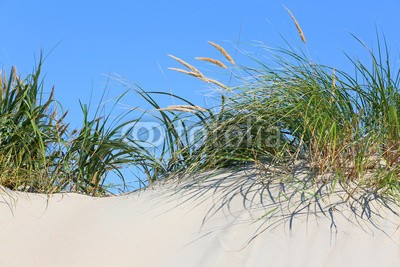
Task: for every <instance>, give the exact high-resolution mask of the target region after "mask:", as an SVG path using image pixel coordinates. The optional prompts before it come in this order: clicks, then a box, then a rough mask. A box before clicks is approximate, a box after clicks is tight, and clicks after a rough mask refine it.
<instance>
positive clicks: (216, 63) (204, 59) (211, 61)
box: [196, 57, 226, 69]
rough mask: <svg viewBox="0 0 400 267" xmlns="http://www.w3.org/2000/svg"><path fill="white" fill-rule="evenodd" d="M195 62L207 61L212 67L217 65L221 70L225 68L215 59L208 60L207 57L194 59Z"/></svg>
mask: <svg viewBox="0 0 400 267" xmlns="http://www.w3.org/2000/svg"><path fill="white" fill-rule="evenodd" d="M196 59H197V60H201V61H207V62H210V63H212V64H214V65H217V66H219V67H221V68H223V69H226V66H225V64H224V63H222V62H221V61H219V60H217V59H213V58H209V57H196Z"/></svg>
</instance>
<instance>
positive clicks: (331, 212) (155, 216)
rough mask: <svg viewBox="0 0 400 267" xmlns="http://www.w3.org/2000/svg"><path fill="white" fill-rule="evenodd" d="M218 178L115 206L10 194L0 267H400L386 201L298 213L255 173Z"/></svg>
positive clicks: (3, 206)
mask: <svg viewBox="0 0 400 267" xmlns="http://www.w3.org/2000/svg"><path fill="white" fill-rule="evenodd" d="M221 177H222V178H224V179H222V180H213V181H210V182H208V183H206V184H203V185H202V186H192V187H190V188H188V189H184V190H181V191H179V192H177V191H176V190H175V186H174V185H173V183H169V184H164V185H162V186H161V185H159V186H155V187H153V188H149V189H147V190H145V191H140V192H135V193H132V194H129V195H124V196H118V197H110V198H92V197H87V196H83V195H78V194H69V193H68V194H56V195H53V196H51V197H50V198H47V196H46V195H41V194H33V193H17V192H7V191H3V192H2V193H1V194H0V236H1V242H0V266H400V229H398V227H399V225H400V218H399V217H397V216H395V215H394V214H393V213H392V212H391V211H390V210H389V209H387V208H384V207H382V204H379V201H374V200H371V201H367V202H365V204H367V205H364V209H362V208H360V207H361V206H360V205H357V204H356V203H353V204H352V207H353V208H355V209H356V210H355V211H351V210H350V208H351V206H350V205H349V204H341V205H338V206H336V207H335V208H331V209H329V207H330V206H329V205H330V204H332V203H335V202H336V201H338V200H339V199H340V198H339V197H330V198H329V199H327V200H326V201H325V202H323V201H318V203H315V201H314V202H313V201H311V202H310V203H311V204H310V205H309V206H308V209H303V210H301V209H302V207H307V206H306V204H307V203H309V201H306V202H304V203H306V204H304V203H303V204H300V205H299V203H301V197H300V196H298V195H295V196H292V197H291V199H290V204H289V205H288V202H282V198H281V201H280V202H279V201H278V198H276V197H274V194H275V195H276V194H277V192H278V190H277V189H276V188H275V187H272V188H271V189H270V190H269V191H268V190H264V191H260V188H261V187H260V186H258V185H257V184H255V183H254V181H253V180H252V179H253V178H252V176H251V175H249V174H248V173H244V172H242V173H237V174H230V175H228V174H225V175H222V176H220V177H219V178H221ZM216 181H221V182H220V183H218V184H217V183H216ZM287 192H289V193H290V190H288V191H287ZM268 196H273V197H274V200H275V201H276V202H275V203H273V201H272V200H271V198H270V197H268ZM372 197H373V196H372ZM261 203H262V204H261ZM319 205H321V206H323V207H326V209H327V210H328V211H327V212H326V213H325V215H324V214H322V213H320V212H315V211H318V209H319ZM296 207H298V208H296ZM392 208H393V209H394V211H397V212H399V211H400V209H399V208H398V207H396V206H395V205H392ZM374 210H376V211H378V212H379V214H380V215H382V217H384V218H380V217H379V214H374V213H373V211H374ZM268 212H270V213H269V216H266V217H265V218H263V219H261V220H258V221H257V220H256V219H257V218H259V217H260V216H262V215H263V214H266V213H268ZM363 212H364V213H363ZM357 214H358V215H360V216H361V215H362V218H361V217H360V216H357ZM292 215H294V216H292ZM268 218H269V219H268ZM255 236H256V237H255ZM253 237H255V238H253Z"/></svg>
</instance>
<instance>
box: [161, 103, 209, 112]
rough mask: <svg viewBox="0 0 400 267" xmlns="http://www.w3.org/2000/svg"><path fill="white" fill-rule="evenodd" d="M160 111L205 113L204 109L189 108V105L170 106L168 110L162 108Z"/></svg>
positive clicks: (197, 107)
mask: <svg viewBox="0 0 400 267" xmlns="http://www.w3.org/2000/svg"><path fill="white" fill-rule="evenodd" d="M158 110H168V111H183V112H192V113H193V112H196V111H201V112H205V111H207V110H205V109H204V108H202V107H199V106H189V105H173V106H168V107H166V108H160V109H158Z"/></svg>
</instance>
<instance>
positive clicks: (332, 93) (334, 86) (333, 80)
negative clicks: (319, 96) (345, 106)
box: [331, 69, 336, 102]
mask: <svg viewBox="0 0 400 267" xmlns="http://www.w3.org/2000/svg"><path fill="white" fill-rule="evenodd" d="M335 90H336V76H335V69H332V91H331V102H333V99H334V98H335Z"/></svg>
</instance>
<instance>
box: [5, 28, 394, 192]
mask: <svg viewBox="0 0 400 267" xmlns="http://www.w3.org/2000/svg"><path fill="white" fill-rule="evenodd" d="M295 22H296V27H297V28H298V30H299V33H301V34H300V35H301V39H302V40H303V42H305V37H304V33H303V32H302V31H301V28H300V26H299V25H298V22H297V21H295ZM299 28H300V29H299ZM383 39H384V38H383ZM381 40H382V38H379V37H378V42H377V44H378V48H377V51H371V50H369V49H368V47H367V46H366V45H364V44H363V43H362V42H361V40H358V41H359V43H360V45H361V46H362V47H364V49H366V50H367V51H368V53H369V56H370V62H368V63H364V62H361V61H360V60H358V59H353V58H350V57H348V58H349V63H350V64H351V65H352V66H353V67H354V69H355V73H352V74H349V73H346V72H344V71H341V70H337V69H334V68H332V67H329V66H326V65H321V64H318V63H315V62H313V61H312V60H310V59H309V58H307V56H305V54H304V53H302V52H295V51H296V50H294V49H292V48H290V47H289V48H287V49H275V50H271V49H267V48H266V49H265V52H266V53H269V54H270V55H272V58H273V60H272V61H271V62H264V61H262V60H259V59H254V62H255V63H256V65H257V67H246V66H240V65H238V64H237V63H236V62H235V60H234V59H233V57H232V56H230V54H229V53H228V52H227V51H226V50H225V49H224V48H223V47H222V46H220V45H218V44H216V43H214V42H210V45H212V46H213V47H214V48H215V49H216V50H217V51H219V53H220V55H221V58H220V59H217V58H211V57H198V58H196V59H197V60H198V61H197V62H198V63H199V64H211V65H212V66H213V67H215V68H219V69H220V70H222V71H226V73H227V74H228V75H229V76H230V77H232V78H233V79H234V80H235V81H234V82H233V84H235V86H230V85H227V84H224V83H223V82H222V81H219V80H217V79H214V78H212V77H207V76H206V75H204V74H203V73H202V72H200V71H199V68H197V67H195V66H193V65H191V64H189V63H188V62H186V61H184V60H182V59H180V58H179V57H176V56H172V55H170V57H171V58H172V59H173V60H175V62H176V63H177V64H179V67H172V68H171V69H172V70H174V71H177V72H180V73H183V74H185V75H188V76H191V77H192V78H193V77H194V78H197V79H200V80H201V81H203V82H205V83H207V84H208V85H209V86H212V87H214V88H215V92H217V94H218V97H219V99H220V100H219V104H217V105H216V106H213V107H199V106H196V105H194V104H193V103H191V102H190V101H188V100H186V99H183V98H181V97H179V96H177V95H173V94H170V93H166V92H147V91H145V90H143V89H141V88H139V87H138V86H130V88H129V90H133V91H134V92H135V93H136V94H138V95H139V96H140V97H141V98H143V99H144V100H145V101H147V103H149V104H150V106H151V107H152V108H151V110H150V111H147V112H145V113H146V114H150V115H151V116H152V117H153V118H154V120H155V121H157V123H158V125H159V127H161V128H163V130H164V131H163V132H164V133H165V135H164V136H163V137H164V139H163V142H162V144H161V145H160V146H157V147H156V146H152V144H151V143H150V144H148V145H146V146H145V145H143V143H141V142H140V140H138V139H135V138H134V137H132V136H131V135H129V133H130V130H132V129H134V127H136V125H138V123H140V122H141V121H143V116H142V115H143V114H142V115H140V116H137V117H134V115H135V114H134V113H131V111H129V112H125V113H121V114H120V115H119V116H117V117H111V113H107V114H105V112H104V110H102V109H101V106H99V107H98V108H97V110H96V111H95V114H94V115H93V116H91V115H90V112H89V108H88V106H87V105H85V104H81V109H82V117H83V121H82V125H81V127H80V128H79V129H75V130H71V129H70V127H69V124H68V123H67V122H65V118H66V113H60V111H61V110H62V107H61V105H60V104H59V103H58V102H56V101H55V100H54V97H53V95H54V94H53V92H54V90H52V91H51V92H50V94H45V93H44V90H43V86H44V85H43V81H42V80H41V79H40V71H41V64H42V63H41V61H40V62H39V64H38V66H37V68H36V70H35V72H34V73H33V74H32V75H30V76H28V77H26V78H25V79H22V78H21V77H19V76H18V75H17V72H16V69H15V68H13V69H12V70H11V73H10V74H9V76H7V75H6V74H5V73H4V74H3V75H2V77H1V82H0V90H1V99H0V100H1V101H0V151H1V152H0V184H1V185H3V186H5V187H8V188H11V189H18V190H33V191H36V192H45V193H53V192H60V191H73V192H81V193H85V194H90V195H95V196H98V195H105V194H107V192H109V191H108V185H107V183H106V179H107V175H108V174H109V173H110V172H114V173H116V174H117V175H118V176H119V178H120V179H121V182H122V183H123V184H125V182H126V181H125V180H126V179H132V177H125V176H124V175H123V174H122V172H121V171H120V170H121V168H126V167H133V168H136V169H138V170H139V173H141V174H142V175H143V176H144V177H145V180H147V184H151V183H152V182H154V181H156V180H159V179H165V178H168V177H170V176H172V177H176V176H185V175H186V176H188V175H189V174H193V173H199V172H206V171H210V170H215V169H222V168H228V169H229V168H230V169H232V168H240V167H243V166H249V165H251V166H254V168H255V169H257V170H259V173H260V177H262V174H263V173H264V172H268V171H270V170H271V169H272V168H273V167H274V166H280V167H282V168H283V169H285V170H287V173H291V172H292V171H293V170H294V169H295V168H296V167H297V166H298V165H299V164H303V165H304V166H306V167H307V169H308V170H309V172H310V175H311V177H312V183H311V185H313V184H321V183H322V184H323V183H329V184H335V183H341V184H356V185H357V187H358V186H359V187H367V188H369V189H371V190H372V191H374V192H379V193H380V194H383V195H387V196H390V197H393V196H395V197H398V195H399V191H400V179H399V172H400V146H399V145H400V144H399V138H400V122H399V118H398V117H399V111H400V96H399V89H398V88H399V82H400V69H399V68H398V66H396V65H395V64H394V63H395V62H392V58H391V55H390V54H389V49H388V47H387V44H386V40H385V39H384V42H383V44H382V42H381ZM165 95H167V96H170V97H174V98H175V99H176V100H177V101H179V102H180V103H182V104H181V105H174V106H168V107H161V106H160V105H159V104H158V101H157V97H159V96H165ZM123 98H124V95H121V96H120V97H119V98H118V99H117V100H116V101H115V102H116V104H115V106H116V105H117V104H118V103H119V102H120V101H121V99H123ZM102 100H103V98H102ZM114 108H115V107H114ZM131 117H134V118H133V119H130V118H131ZM127 129H128V130H127ZM269 177H273V176H269ZM269 179H273V178H269Z"/></svg>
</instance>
